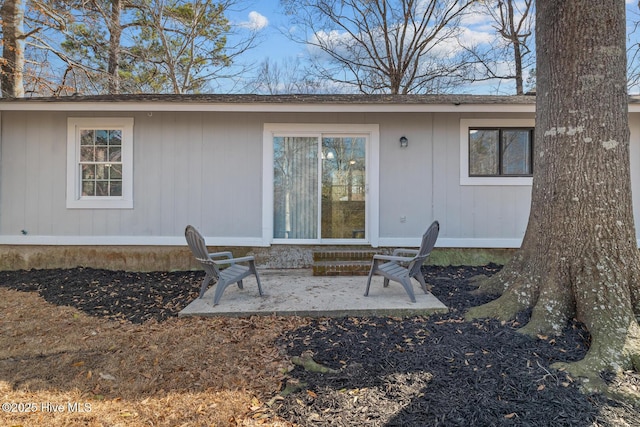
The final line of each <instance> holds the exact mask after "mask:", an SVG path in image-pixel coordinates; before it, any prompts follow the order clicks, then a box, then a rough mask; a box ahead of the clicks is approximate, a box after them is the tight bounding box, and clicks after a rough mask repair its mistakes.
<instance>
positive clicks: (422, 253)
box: [364, 221, 440, 302]
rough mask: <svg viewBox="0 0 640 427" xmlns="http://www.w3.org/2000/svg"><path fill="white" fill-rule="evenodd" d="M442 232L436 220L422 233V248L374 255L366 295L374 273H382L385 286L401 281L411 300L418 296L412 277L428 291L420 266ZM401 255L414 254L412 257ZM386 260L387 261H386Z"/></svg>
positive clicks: (402, 249)
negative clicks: (391, 281) (414, 290)
mask: <svg viewBox="0 0 640 427" xmlns="http://www.w3.org/2000/svg"><path fill="white" fill-rule="evenodd" d="M439 232H440V224H439V223H438V221H434V222H433V223H432V224H431V225H430V226H429V228H428V229H427V231H426V232H425V233H424V234H423V235H422V244H421V245H420V249H404V248H401V249H396V250H394V251H393V255H374V256H373V262H372V263H371V270H370V271H369V278H368V280H367V289H366V291H365V293H364V296H368V295H369V288H370V286H371V278H372V277H373V276H374V275H380V276H383V277H384V287H385V288H386V287H387V286H389V280H393V281H395V282H399V283H400V284H402V286H403V287H404V289H405V291H407V294H409V298H410V299H411V302H416V296H415V294H414V292H413V284H412V283H411V278H412V277H413V278H415V279H417V280H418V282H420V286H421V287H422V290H423V291H424V292H425V293H427V292H429V290H428V289H427V284H426V282H425V281H424V277H423V275H422V272H421V271H420V267H421V266H422V264H423V263H424V261H425V260H426V259H427V257H428V256H429V254H431V251H432V250H433V247H434V246H435V244H436V240H437V239H438V233H439ZM401 255H413V256H412V257H407V256H401ZM385 261H386V262H385Z"/></svg>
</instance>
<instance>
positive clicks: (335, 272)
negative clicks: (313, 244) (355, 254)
mask: <svg viewBox="0 0 640 427" xmlns="http://www.w3.org/2000/svg"><path fill="white" fill-rule="evenodd" d="M370 268H371V261H315V262H314V263H313V275H314V276H366V275H368V274H369V269H370Z"/></svg>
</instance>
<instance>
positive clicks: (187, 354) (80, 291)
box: [0, 266, 640, 427]
mask: <svg viewBox="0 0 640 427" xmlns="http://www.w3.org/2000/svg"><path fill="white" fill-rule="evenodd" d="M497 269H498V267H496V266H487V267H484V268H469V267H461V268H429V269H427V270H425V271H426V276H427V279H428V280H429V282H430V283H431V284H433V285H434V290H433V293H434V294H435V295H436V296H437V297H438V298H439V299H440V300H441V301H443V302H444V303H445V304H446V305H447V306H449V307H450V308H451V312H450V313H448V314H444V315H437V316H431V317H429V318H425V317H411V318H406V319H399V318H352V317H347V318H340V319H326V318H322V319H305V318H298V317H289V318H282V317H251V318H241V319H236V318H206V319H197V318H186V319H178V318H176V314H177V312H178V311H179V310H180V309H182V308H183V307H184V306H185V305H186V304H187V303H189V302H190V301H191V300H193V299H194V298H195V297H196V296H197V288H198V284H199V281H200V280H201V278H202V273H199V272H178V273H124V272H111V271H103V270H92V269H83V268H77V269H70V270H31V271H21V272H0V398H1V400H2V403H5V404H7V403H8V404H9V405H10V406H3V410H5V411H3V412H1V413H0V425H8V426H12V425H13V426H17V425H23V426H40V425H43V426H44V425H46V426H49V425H52V426H67V425H68V426H75V425H87V426H183V425H184V426H207V425H217V426H227V425H232V426H236V425H269V426H293V425H300V426H333V425H336V426H337V425H339V426H352V425H367V426H392V425H399V426H437V425H442V426H471V425H474V426H561V425H567V426H594V427H595V426H640V403H637V402H636V403H634V402H633V401H625V402H615V401H612V400H607V399H605V398H604V397H602V396H593V395H584V394H582V393H581V392H580V391H579V390H578V387H577V384H576V382H574V380H573V379H572V378H570V377H568V376H567V375H566V374H564V373H563V372H557V371H554V370H552V369H551V368H550V367H549V365H550V364H551V363H553V362H555V361H563V360H565V361H567V360H569V361H570V360H576V359H579V358H581V357H582V356H583V355H584V353H585V351H586V349H587V346H588V344H589V336H588V333H587V332H586V331H585V330H584V329H583V328H582V327H581V326H580V325H579V324H573V325H571V326H570V328H569V329H568V330H567V333H566V334H565V336H564V337H562V338H552V337H539V338H538V339H536V340H533V339H528V338H525V337H522V336H520V335H518V334H517V333H516V332H515V329H516V328H517V327H518V325H519V324H522V323H523V322H524V321H525V320H526V316H527V314H526V313H525V314H523V315H522V316H521V318H519V319H518V320H517V321H515V322H510V323H499V322H496V321H492V320H486V321H485V320H483V321H476V322H471V323H466V322H462V320H461V314H462V312H463V311H464V310H465V308H466V307H469V306H471V305H477V304H480V303H482V302H484V301H486V300H487V298H486V297H476V296H473V295H472V294H470V293H469V291H470V290H471V288H470V287H469V286H468V285H467V284H466V282H467V280H468V278H470V277H471V276H474V275H477V274H492V273H494V272H495V271H497ZM301 361H302V362H301ZM305 361H306V362H305ZM293 362H295V364H294V363H293ZM301 365H305V366H307V368H310V367H311V368H315V367H320V368H322V369H323V370H324V371H325V372H314V370H311V369H305V368H303V367H302V366H301ZM607 380H608V381H610V382H611V384H612V385H614V386H616V387H617V388H619V389H621V390H625V391H628V392H631V393H636V395H638V393H639V391H640V376H639V375H638V374H637V373H632V372H629V373H627V374H626V375H623V376H621V377H619V378H607ZM12 404H13V405H12ZM636 405H638V406H636ZM28 410H30V411H31V412H26V411H28Z"/></svg>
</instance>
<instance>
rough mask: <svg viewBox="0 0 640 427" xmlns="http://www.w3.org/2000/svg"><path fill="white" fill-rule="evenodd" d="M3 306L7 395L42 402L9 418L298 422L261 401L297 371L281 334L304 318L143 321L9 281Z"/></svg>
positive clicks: (0, 348)
mask: <svg viewBox="0 0 640 427" xmlns="http://www.w3.org/2000/svg"><path fill="white" fill-rule="evenodd" d="M0 313H1V314H0V396H2V400H3V402H16V403H20V402H22V403H27V402H34V403H36V408H37V409H38V411H35V412H34V411H32V412H30V413H27V412H13V413H12V412H2V413H0V425H49V426H67V425H74V424H83V425H88V426H102V425H119V426H139V425H163V426H180V425H185V423H186V425H229V421H230V420H233V423H232V424H231V425H260V424H264V421H265V420H267V419H268V420H269V425H272V426H279V425H280V426H288V425H290V424H289V423H287V422H285V421H283V420H278V419H277V418H276V417H275V416H274V415H273V413H272V412H271V411H269V410H268V409H265V408H266V406H265V405H264V404H263V403H262V401H263V400H264V399H265V397H267V396H271V395H273V394H274V393H275V392H276V391H277V390H278V389H279V387H280V383H281V381H282V379H283V378H284V374H285V373H286V372H287V371H288V370H289V369H290V362H289V361H288V360H287V359H286V358H285V357H284V356H283V355H282V354H281V352H280V350H279V349H278V348H277V346H276V344H275V342H274V340H275V338H276V337H277V336H278V335H279V334H281V333H282V332H283V331H284V330H287V329H291V328H295V327H297V326H299V325H301V324H303V323H304V322H305V320H304V319H300V318H286V319H285V318H278V317H255V318H253V317H252V318H242V319H231V318H206V319H201V318H187V319H177V318H172V319H169V320H167V321H165V322H162V323H157V322H155V321H149V322H146V323H143V324H141V325H134V324H131V323H128V322H124V321H113V320H106V319H101V318H97V317H89V316H87V315H85V314H83V313H81V312H79V311H77V310H75V309H73V308H70V307H59V306H55V305H52V304H49V303H47V302H45V301H44V300H43V299H42V298H41V297H39V296H38V295H37V294H36V293H32V292H17V291H13V290H9V289H5V288H0ZM47 404H51V405H52V406H49V407H48V406H46V405H47ZM75 404H77V405H76V406H74V405H75ZM42 405H45V406H42ZM60 405H61V407H62V408H63V409H64V411H57V412H52V411H48V410H47V408H54V409H55V408H57V407H58V406H60ZM69 405H71V406H69ZM80 409H82V411H81V410H80ZM258 414H262V415H258Z"/></svg>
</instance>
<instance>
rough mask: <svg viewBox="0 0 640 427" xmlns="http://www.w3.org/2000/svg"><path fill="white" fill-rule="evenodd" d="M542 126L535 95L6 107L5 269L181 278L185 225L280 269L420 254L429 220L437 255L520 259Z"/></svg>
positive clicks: (1, 170) (189, 99) (0, 148)
mask: <svg viewBox="0 0 640 427" xmlns="http://www.w3.org/2000/svg"><path fill="white" fill-rule="evenodd" d="M629 114H630V127H631V167H632V180H633V186H634V188H638V185H640V103H638V102H636V100H635V99H631V100H630V107H629ZM534 121H535V97H534V96H470V95H442V96H429V95H424V96H419V95H416V96H411V95H409V96H384V95H380V96H368V95H282V96H278V95H276V96H257V95H117V96H88V97H83V96H76V97H62V98H28V99H2V100H0V126H1V133H0V268H25V267H52V266H69V265H74V264H75V265H87V264H91V265H94V266H111V267H117V268H132V269H133V268H141V269H153V268H162V269H172V268H183V267H185V265H186V266H189V265H191V264H189V256H188V254H187V252H185V248H186V243H185V239H184V229H185V226H186V225H187V224H192V225H194V226H196V227H197V228H198V229H199V230H200V231H201V233H202V234H203V235H204V236H205V238H206V240H207V243H208V244H209V245H210V246H219V247H227V248H234V251H241V252H244V253H253V254H255V255H256V258H257V259H258V262H259V263H261V264H262V265H267V266H273V267H301V266H305V265H307V264H308V262H309V259H310V258H309V252H310V251H311V250H313V249H314V248H316V249H317V248H323V247H346V248H356V247H358V248H362V247H365V248H371V247H373V248H388V247H399V246H403V247H406V246H417V245H418V244H419V239H420V236H421V234H422V233H423V232H424V230H425V229H426V227H427V226H428V225H429V224H430V223H431V222H432V221H433V220H435V219H437V220H439V221H440V224H441V233H440V237H439V239H438V242H437V245H436V246H437V248H439V249H444V248H473V249H491V250H504V249H512V248H517V247H519V245H520V243H521V241H522V238H523V236H524V232H525V228H526V225H527V219H528V215H529V206H530V193H531V181H532V178H531V174H532V160H531V159H532V158H533V156H535V150H536V148H535V141H533V132H532V130H533V128H534V126H535V123H534ZM639 197H640V192H638V191H636V192H635V193H634V212H635V214H636V218H640V199H639ZM185 263H187V264H185Z"/></svg>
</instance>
